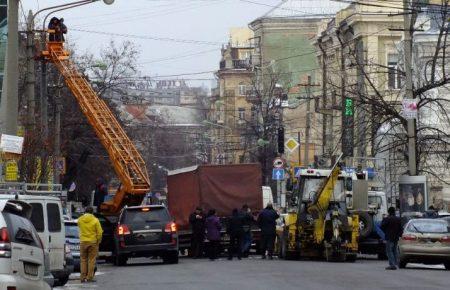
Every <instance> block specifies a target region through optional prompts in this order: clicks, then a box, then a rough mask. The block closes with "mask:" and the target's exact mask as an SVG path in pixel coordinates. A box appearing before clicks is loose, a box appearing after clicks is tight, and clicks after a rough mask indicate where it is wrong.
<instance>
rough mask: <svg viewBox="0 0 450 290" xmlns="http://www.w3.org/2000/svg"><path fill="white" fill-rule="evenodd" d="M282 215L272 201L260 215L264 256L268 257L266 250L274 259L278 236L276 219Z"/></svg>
mask: <svg viewBox="0 0 450 290" xmlns="http://www.w3.org/2000/svg"><path fill="white" fill-rule="evenodd" d="M279 217H280V215H279V214H278V213H277V212H276V211H275V210H274V209H273V205H272V203H268V204H267V206H266V208H265V209H263V210H262V212H261V213H260V214H259V215H258V226H259V227H260V228H261V251H262V258H263V259H265V258H266V251H267V254H268V256H269V259H270V260H272V259H273V248H274V244H275V236H276V220H277V219H278V218H279Z"/></svg>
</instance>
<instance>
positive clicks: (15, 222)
mask: <svg viewBox="0 0 450 290" xmlns="http://www.w3.org/2000/svg"><path fill="white" fill-rule="evenodd" d="M4 217H5V220H6V222H7V225H8V230H9V236H10V240H11V270H12V272H13V273H14V272H15V273H17V275H19V276H20V277H21V278H22V279H20V280H19V285H17V286H18V289H37V287H38V286H36V285H38V283H37V281H41V280H42V279H43V276H44V271H45V265H44V251H43V248H42V246H41V242H40V241H39V236H38V234H37V232H36V231H35V229H34V227H33V225H32V223H31V222H30V221H29V220H27V219H26V218H24V217H21V216H18V215H16V214H12V213H4Z"/></svg>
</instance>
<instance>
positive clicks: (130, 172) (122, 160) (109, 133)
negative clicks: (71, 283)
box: [43, 42, 150, 214]
mask: <svg viewBox="0 0 450 290" xmlns="http://www.w3.org/2000/svg"><path fill="white" fill-rule="evenodd" d="M47 48H48V51H46V52H43V55H44V57H46V58H47V59H48V60H49V61H51V62H53V63H54V64H55V66H56V67H57V69H58V70H59V72H60V73H61V74H62V76H63V77H64V80H65V82H66V84H67V86H68V87H69V89H70V90H71V91H72V93H73V95H74V96H75V98H76V99H77V101H78V104H79V105H80V108H81V111H82V112H83V114H84V115H85V116H86V118H87V120H88V121H89V124H90V125H91V126H92V128H93V129H94V131H95V133H96V135H97V137H98V138H99V139H100V141H101V143H102V145H103V146H104V147H105V149H106V151H107V152H108V155H109V158H110V160H111V162H112V164H113V167H114V170H115V172H116V174H117V175H118V178H119V179H120V181H121V183H122V184H121V187H120V188H119V190H118V191H117V193H116V195H115V197H114V199H113V200H112V201H110V202H106V203H104V204H102V206H101V210H102V212H104V213H106V214H116V213H118V212H119V211H120V209H121V208H122V207H123V206H124V205H136V204H139V203H140V202H141V201H142V199H143V197H144V195H145V194H146V193H148V192H149V191H150V181H149V177H148V173H147V169H146V166H145V162H144V159H143V158H142V156H141V155H140V153H139V152H138V150H137V149H136V147H135V145H134V144H133V143H132V142H131V140H130V138H129V137H128V135H127V134H126V133H125V130H124V129H123V128H122V126H121V125H120V123H119V122H118V121H117V119H116V117H115V116H114V115H113V113H112V111H111V109H110V108H109V107H108V105H107V104H106V103H105V101H104V100H102V99H101V98H100V97H99V96H98V95H97V93H96V92H95V91H94V90H93V88H92V87H91V85H90V84H89V82H88V81H87V80H86V79H85V77H84V76H83V75H82V74H81V73H80V72H79V71H78V69H77V67H76V65H75V64H74V63H73V62H72V61H71V60H70V58H69V54H68V52H67V51H65V50H64V47H63V43H61V42H49V43H48V45H47Z"/></svg>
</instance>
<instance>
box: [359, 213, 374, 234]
mask: <svg viewBox="0 0 450 290" xmlns="http://www.w3.org/2000/svg"><path fill="white" fill-rule="evenodd" d="M357 214H358V216H359V239H360V240H361V239H365V238H367V237H368V236H370V234H371V233H372V231H373V228H374V225H373V217H372V216H371V215H370V214H369V213H367V212H358V213H357Z"/></svg>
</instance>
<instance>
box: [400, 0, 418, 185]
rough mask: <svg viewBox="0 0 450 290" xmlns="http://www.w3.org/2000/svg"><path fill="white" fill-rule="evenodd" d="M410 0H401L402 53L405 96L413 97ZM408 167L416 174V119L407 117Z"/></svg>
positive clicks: (412, 174) (411, 172)
mask: <svg viewBox="0 0 450 290" xmlns="http://www.w3.org/2000/svg"><path fill="white" fill-rule="evenodd" d="M410 8H411V7H410V1H409V0H403V10H404V13H403V19H404V32H403V38H404V39H403V42H404V54H405V76H406V78H405V80H406V83H405V98H408V99H414V95H413V75H412V34H413V29H412V27H411V14H410V13H409V11H410ZM408 165H409V166H408V167H409V175H411V176H415V175H417V163H416V120H415V119H408Z"/></svg>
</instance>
